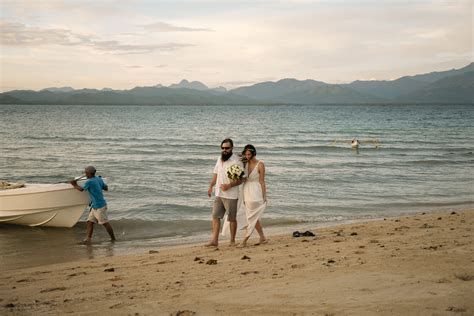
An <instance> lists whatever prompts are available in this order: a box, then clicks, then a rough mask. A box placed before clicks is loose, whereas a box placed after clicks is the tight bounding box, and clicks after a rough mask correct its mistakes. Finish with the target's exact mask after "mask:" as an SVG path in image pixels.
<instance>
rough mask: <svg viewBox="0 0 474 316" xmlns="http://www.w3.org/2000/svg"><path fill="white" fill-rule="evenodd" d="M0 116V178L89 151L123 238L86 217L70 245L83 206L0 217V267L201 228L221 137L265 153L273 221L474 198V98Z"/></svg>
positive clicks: (396, 211)
mask: <svg viewBox="0 0 474 316" xmlns="http://www.w3.org/2000/svg"><path fill="white" fill-rule="evenodd" d="M0 126H1V129H0V180H8V181H12V182H15V181H26V182H32V183H33V182H34V183H57V182H64V181H67V180H69V179H72V178H74V177H76V176H80V175H82V173H83V170H84V167H86V166H88V165H94V166H95V167H96V168H97V170H98V174H100V175H101V176H102V177H103V178H105V179H106V182H107V183H108V185H109V188H110V191H109V192H107V193H106V199H107V201H108V207H109V213H108V214H109V218H110V219H111V224H112V226H113V227H114V229H115V232H116V235H117V237H118V239H119V241H118V242H117V243H115V244H111V243H110V242H108V238H107V234H106V233H105V230H104V229H103V228H102V227H100V226H96V228H95V233H94V243H93V244H92V245H91V246H84V245H78V244H77V243H78V242H79V241H80V240H82V238H83V237H84V235H85V219H86V214H84V216H83V217H82V219H81V221H80V222H79V223H78V224H77V225H76V226H75V227H74V228H72V229H66V228H64V229H63V228H31V227H21V226H9V225H0V251H1V253H2V256H1V258H0V270H3V269H14V268H20V267H25V266H34V265H41V264H47V263H52V262H63V261H71V260H79V259H83V258H94V257H100V256H109V255H116V254H124V253H131V252H140V251H141V252H143V251H147V250H148V249H157V248H160V247H162V246H163V245H180V244H185V243H191V242H205V241H207V239H208V238H209V237H210V212H211V211H210V210H211V205H212V199H209V198H208V197H207V188H208V185H209V182H210V180H211V177H212V170H213V167H214V165H215V162H216V159H217V158H218V156H219V154H220V147H219V146H220V142H221V141H222V140H223V139H224V138H227V137H230V138H232V139H233V140H234V154H239V153H240V152H241V150H242V148H243V147H244V146H245V145H246V144H253V145H254V146H255V147H256V148H257V158H258V159H261V160H262V161H264V162H265V166H266V171H267V175H266V182H267V190H268V202H269V205H268V208H267V210H266V213H265V214H264V217H263V226H264V229H265V230H266V231H267V232H270V233H272V232H274V233H277V232H278V233H289V234H290V233H291V232H292V231H293V230H297V229H304V228H307V229H310V228H313V227H318V226H321V225H331V224H334V223H341V222H347V221H359V220H371V219H377V218H384V217H391V216H398V215H405V214H413V213H420V212H431V211H440V210H462V209H472V208H473V206H474V198H473V197H474V181H473V180H474V177H473V175H474V172H473V166H474V164H473V163H474V106H473V105H457V104H451V105H392V104H390V105H388V104H387V105H385V104H380V105H315V106H306V105H305V106H303V105H300V106H298V105H261V106H231V105H225V106H101V105H97V106H94V105H87V106H83V105H76V106H67V105H0ZM353 138H357V139H359V141H361V145H360V147H359V150H353V149H351V146H350V141H351V140H352V139H353Z"/></svg>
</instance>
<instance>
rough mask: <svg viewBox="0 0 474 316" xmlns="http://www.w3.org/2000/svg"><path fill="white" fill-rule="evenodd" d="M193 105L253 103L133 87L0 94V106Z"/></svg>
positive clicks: (228, 96)
mask: <svg viewBox="0 0 474 316" xmlns="http://www.w3.org/2000/svg"><path fill="white" fill-rule="evenodd" d="M21 103H26V104H104V105H133V104H141V105H165V104H170V105H173V104H174V105H195V104H253V103H255V102H253V101H251V100H249V99H248V98H245V97H243V96H236V95H234V94H231V93H227V94H221V93H216V92H214V91H200V90H195V89H187V88H167V87H161V88H156V87H136V88H133V89H131V90H112V91H101V90H95V89H81V90H74V91H71V92H56V93H53V92H49V91H44V90H42V91H38V92H35V91H30V90H15V91H9V92H4V93H1V94H0V104H21Z"/></svg>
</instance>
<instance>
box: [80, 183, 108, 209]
mask: <svg viewBox="0 0 474 316" xmlns="http://www.w3.org/2000/svg"><path fill="white" fill-rule="evenodd" d="M104 187H105V183H104V180H102V178H100V177H94V178H90V179H87V181H86V183H84V186H83V187H82V188H83V189H84V190H86V191H87V192H89V198H90V200H91V206H92V208H101V207H104V206H106V205H107V202H106V201H105V198H104V194H103V193H102V189H104Z"/></svg>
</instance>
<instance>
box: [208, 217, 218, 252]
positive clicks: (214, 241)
mask: <svg viewBox="0 0 474 316" xmlns="http://www.w3.org/2000/svg"><path fill="white" fill-rule="evenodd" d="M220 229H221V220H220V219H219V218H213V219H212V238H211V241H210V242H209V243H208V244H206V246H215V247H217V246H218V245H219V231H220Z"/></svg>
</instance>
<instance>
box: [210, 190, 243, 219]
mask: <svg viewBox="0 0 474 316" xmlns="http://www.w3.org/2000/svg"><path fill="white" fill-rule="evenodd" d="M226 211H227V214H228V216H227V220H228V221H235V220H236V218H237V199H226V198H221V197H219V196H216V199H215V200H214V205H213V206H212V218H221V219H222V218H223V217H224V215H225V212H226Z"/></svg>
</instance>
